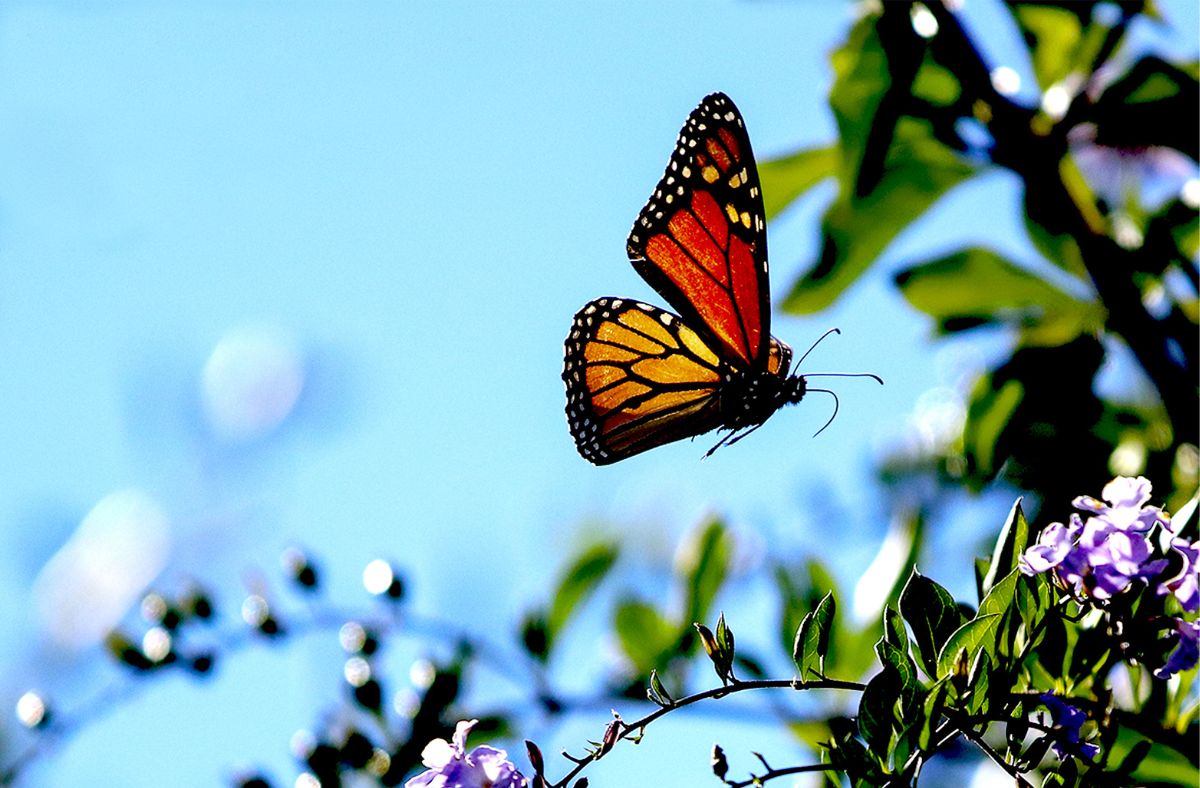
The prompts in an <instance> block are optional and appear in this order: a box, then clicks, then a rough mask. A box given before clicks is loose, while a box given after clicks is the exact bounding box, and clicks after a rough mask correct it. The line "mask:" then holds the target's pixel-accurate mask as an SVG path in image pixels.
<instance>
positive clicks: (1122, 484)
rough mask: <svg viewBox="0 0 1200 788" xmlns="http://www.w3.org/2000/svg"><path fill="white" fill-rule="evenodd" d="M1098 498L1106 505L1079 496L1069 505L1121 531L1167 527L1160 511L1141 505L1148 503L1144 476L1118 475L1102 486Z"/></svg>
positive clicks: (1147, 490) (1086, 496)
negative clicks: (1157, 525) (1158, 524)
mask: <svg viewBox="0 0 1200 788" xmlns="http://www.w3.org/2000/svg"><path fill="white" fill-rule="evenodd" d="M1100 497H1101V498H1103V499H1104V501H1107V502H1108V505H1105V503H1104V501H1097V500H1096V499H1095V498H1092V497H1091V496H1090V495H1081V496H1079V497H1078V498H1076V499H1075V500H1074V501H1072V502H1071V503H1072V505H1074V507H1075V508H1076V509H1079V510H1080V511H1084V512H1092V513H1093V514H1095V515H1096V519H1099V520H1103V521H1105V522H1106V523H1108V524H1109V525H1111V526H1113V527H1114V528H1117V529H1119V530H1121V531H1137V532H1139V533H1140V532H1144V531H1149V530H1150V529H1151V528H1153V527H1154V524H1155V523H1162V524H1163V525H1165V526H1168V527H1169V526H1170V518H1169V517H1167V515H1166V514H1164V513H1163V510H1162V509H1159V508H1158V507H1157V506H1146V505H1145V504H1146V502H1147V501H1149V500H1150V482H1149V480H1148V479H1146V477H1144V476H1139V477H1137V478H1136V479H1132V478H1130V477H1128V476H1118V477H1117V478H1115V479H1113V480H1112V481H1111V482H1109V483H1108V484H1106V485H1104V491H1103V492H1102V493H1100ZM1089 519H1091V518H1089Z"/></svg>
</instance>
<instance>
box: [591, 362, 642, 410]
mask: <svg viewBox="0 0 1200 788" xmlns="http://www.w3.org/2000/svg"><path fill="white" fill-rule="evenodd" d="M589 371H590V370H589ZM649 390H650V387H649V386H646V385H644V384H642V383H638V382H637V381H636V380H627V381H625V382H624V383H621V384H620V385H617V386H613V387H612V388H611V389H606V390H605V391H601V392H599V393H595V394H592V407H593V408H595V410H596V415H597V416H604V415H606V414H608V413H609V412H610V411H615V410H623V409H627V408H628V407H629V400H630V399H632V398H634V397H640V396H642V395H643V394H645V393H646V392H647V391H649Z"/></svg>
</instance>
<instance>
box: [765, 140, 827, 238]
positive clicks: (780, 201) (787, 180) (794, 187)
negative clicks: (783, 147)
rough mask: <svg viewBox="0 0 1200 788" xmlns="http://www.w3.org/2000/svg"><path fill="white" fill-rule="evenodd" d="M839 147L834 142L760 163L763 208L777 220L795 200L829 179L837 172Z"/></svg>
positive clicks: (768, 216) (769, 215)
mask: <svg viewBox="0 0 1200 788" xmlns="http://www.w3.org/2000/svg"><path fill="white" fill-rule="evenodd" d="M838 162H839V157H838V150H837V148H836V147H834V146H832V145H827V146H825V147H823V148H802V149H801V150H798V151H794V152H792V153H788V154H785V155H783V156H779V157H778V158H774V159H767V160H766V161H760V162H759V163H758V179H759V181H760V182H761V183H762V195H763V210H764V211H765V212H766V215H767V216H766V218H767V219H768V220H769V219H774V218H775V217H776V216H778V215H779V214H781V213H783V211H784V209H785V208H787V207H788V206H789V205H791V204H792V201H793V200H795V199H796V198H798V197H800V195H802V194H804V193H805V192H806V191H808V190H809V189H811V188H812V187H813V186H815V185H817V184H818V183H820V182H821V181H823V180H825V179H826V178H832V177H833V176H834V175H836V174H837V165H838Z"/></svg>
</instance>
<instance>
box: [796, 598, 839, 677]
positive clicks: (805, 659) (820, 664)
mask: <svg viewBox="0 0 1200 788" xmlns="http://www.w3.org/2000/svg"><path fill="white" fill-rule="evenodd" d="M836 612H837V601H836V600H835V599H834V598H833V592H832V591H830V592H829V593H827V594H825V596H824V597H823V598H822V599H821V601H820V603H818V604H817V608H816V610H814V611H812V612H811V613H809V614H808V615H806V616H805V617H804V620H803V621H801V622H800V627H799V628H798V629H797V630H796V639H795V641H794V643H793V644H792V660H793V661H795V663H796V668H797V670H799V671H800V680H801V681H805V680H807V678H808V676H809V674H810V673H813V672H815V673H816V674H817V675H823V674H824V662H825V657H826V656H827V655H828V653H829V633H830V632H831V631H832V629H833V616H834V614H835V613H836ZM814 666H815V667H816V669H815V670H814Z"/></svg>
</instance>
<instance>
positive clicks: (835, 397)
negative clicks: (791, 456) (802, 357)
mask: <svg viewBox="0 0 1200 788" xmlns="http://www.w3.org/2000/svg"><path fill="white" fill-rule="evenodd" d="M879 382H880V383H882V382H883V381H882V380H881V381H879ZM809 391H819V392H821V393H822V394H828V395H829V396H831V397H833V415H832V416H830V417H829V421H827V422H825V427H828V426H829V425H830V424H833V420H834V419H836V418H837V415H838V395H837V394H834V393H833V392H832V391H830V390H829V389H809ZM825 427H822V428H821V429H819V430H817V431H816V432H814V433H813V437H814V438H815V437H817V436H818V435H820V434H821V433H822V432H824V431H825Z"/></svg>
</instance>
